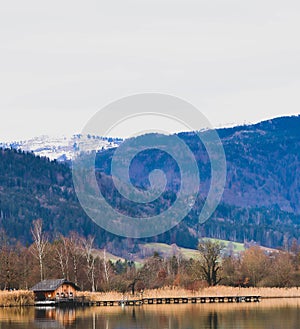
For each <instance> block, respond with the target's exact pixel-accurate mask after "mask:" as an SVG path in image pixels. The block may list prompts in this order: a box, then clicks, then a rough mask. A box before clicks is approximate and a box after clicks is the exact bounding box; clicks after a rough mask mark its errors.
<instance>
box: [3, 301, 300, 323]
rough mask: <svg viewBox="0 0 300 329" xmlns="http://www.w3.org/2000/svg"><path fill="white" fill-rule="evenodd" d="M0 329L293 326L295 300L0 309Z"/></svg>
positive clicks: (299, 305)
mask: <svg viewBox="0 0 300 329" xmlns="http://www.w3.org/2000/svg"><path fill="white" fill-rule="evenodd" d="M0 328H1V329H6V328H7V329H8V328H9V329H17V328H18V329H19V328H28V329H29V328H30V329H34V328H40V329H47V328H53V329H56V328H74V329H75V328H76V329H90V328H91V329H95V328H99V329H133V328H143V329H199V328H207V329H208V328H209V329H211V328H213V329H221V328H222V329H227V328H234V329H244V328H251V329H259V328H264V329H299V328H300V299H297V300H295V299H292V300H291V299H289V300H288V299H287V300H283V299H280V300H272V301H270V300H269V301H262V302H260V303H251V304H250V303H249V304H248V303H247V304H246V303H242V304H196V305H195V304H189V305H186V304H185V305H159V306H156V305H147V306H140V307H131V306H127V307H124V308H122V307H118V306H115V307H93V308H85V309H75V310H74V309H55V308H47V309H35V308H33V307H28V308H9V309H3V308H2V309H0Z"/></svg>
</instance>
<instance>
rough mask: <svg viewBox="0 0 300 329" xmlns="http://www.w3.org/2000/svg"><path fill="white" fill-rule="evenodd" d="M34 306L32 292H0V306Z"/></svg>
mask: <svg viewBox="0 0 300 329" xmlns="http://www.w3.org/2000/svg"><path fill="white" fill-rule="evenodd" d="M27 305H34V295H33V292H32V291H28V290H17V291H0V306H1V307H10V306H27Z"/></svg>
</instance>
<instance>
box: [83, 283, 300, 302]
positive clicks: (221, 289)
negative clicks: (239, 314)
mask: <svg viewBox="0 0 300 329" xmlns="http://www.w3.org/2000/svg"><path fill="white" fill-rule="evenodd" d="M79 295H80V296H85V297H86V298H87V299H89V300H91V301H101V300H107V301H109V300H121V299H123V298H124V297H125V298H127V299H138V298H140V297H141V295H140V294H136V296H134V297H133V296H131V295H130V294H129V293H127V294H125V295H123V294H122V293H118V292H106V293H100V292H94V293H92V292H86V291H85V292H80V293H79ZM194 296H195V297H196V296H197V297H202V296H203V297H214V296H261V297H263V298H296V297H299V298H300V289H298V288H236V287H225V286H217V287H208V288H203V289H200V290H198V291H190V290H185V289H181V288H177V287H174V288H172V287H166V288H161V289H155V290H145V291H144V293H143V297H144V298H155V297H160V298H164V297H194Z"/></svg>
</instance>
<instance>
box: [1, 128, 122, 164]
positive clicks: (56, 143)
mask: <svg viewBox="0 0 300 329" xmlns="http://www.w3.org/2000/svg"><path fill="white" fill-rule="evenodd" d="M122 141H123V140H122V139H121V138H112V137H102V136H93V135H86V136H85V135H82V134H75V135H73V136H71V137H67V136H59V137H53V136H48V135H42V136H38V137H34V138H32V139H28V140H23V141H13V142H7V143H0V147H2V148H13V149H21V150H22V151H25V152H33V153H34V154H35V155H37V156H41V157H47V158H49V159H50V160H55V159H56V160H58V161H68V160H72V159H73V158H74V156H75V155H76V153H77V152H78V151H79V149H80V145H84V150H85V151H94V150H97V151H99V150H105V149H108V148H114V147H118V146H119V145H120V144H121V143H122Z"/></svg>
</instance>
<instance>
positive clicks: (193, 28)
mask: <svg viewBox="0 0 300 329" xmlns="http://www.w3.org/2000/svg"><path fill="white" fill-rule="evenodd" d="M299 31H300V2H299V0H297V1H289V0H286V1H276V0H272V1H271V0H267V1H264V0H251V1H241V0H217V1H214V0H207V1H201V0H195V1H193V0H159V1H158V0H118V1H114V0H109V1H101V0H97V1H74V0H73V1H62V0H60V1H56V0H51V1H40V0H39V1H33V0H26V1H24V0H20V1H14V0H11V1H4V0H3V1H0V111H1V130H0V140H2V141H4V140H19V139H25V138H29V137H32V136H36V135H41V134H50V135H62V134H65V135H68V134H73V133H77V132H80V131H81V129H82V128H83V125H84V124H85V123H86V121H87V120H88V119H89V118H90V117H91V116H92V115H93V114H95V113H96V112H97V111H98V110H99V109H101V108H102V107H103V106H105V105H106V104H108V103H110V102H112V101H114V100H116V99H118V98H120V97H123V96H127V95H131V94H136V93H141V92H162V93H168V94H171V95H175V96H178V97H180V98H183V99H185V100H187V101H188V102H190V103H192V104H193V105H195V106H196V107H198V108H199V109H200V110H201V111H202V112H203V113H204V114H205V115H206V117H207V118H208V119H209V120H210V122H211V123H212V124H213V125H214V126H223V125H228V124H238V123H248V122H257V121H260V120H262V119H266V118H272V117H277V116H281V115H289V114H297V113H299V112H300V42H299Z"/></svg>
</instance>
